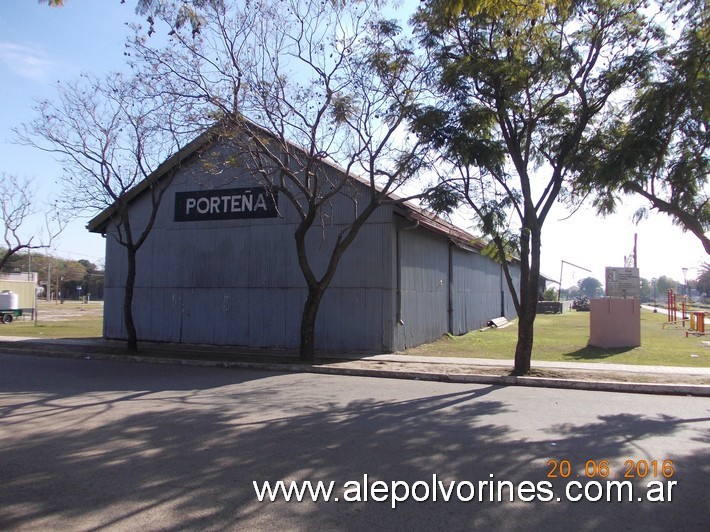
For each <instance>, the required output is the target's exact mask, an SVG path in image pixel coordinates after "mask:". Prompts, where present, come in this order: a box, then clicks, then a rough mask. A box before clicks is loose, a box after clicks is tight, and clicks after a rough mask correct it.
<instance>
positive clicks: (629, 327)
mask: <svg viewBox="0 0 710 532" xmlns="http://www.w3.org/2000/svg"><path fill="white" fill-rule="evenodd" d="M589 304H590V305H589V308H590V313H589V345H591V346H593V347H602V348H604V349H609V348H613V347H638V346H640V345H641V308H640V301H639V300H638V299H613V298H606V299H592V300H591V301H590V302H589Z"/></svg>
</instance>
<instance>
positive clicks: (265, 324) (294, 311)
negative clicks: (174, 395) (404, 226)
mask: <svg viewBox="0 0 710 532" xmlns="http://www.w3.org/2000/svg"><path fill="white" fill-rule="evenodd" d="M220 179H221V183H220V184H221V185H222V186H223V187H224V186H225V185H226V187H227V188H230V187H247V186H253V185H254V184H255V183H254V182H253V181H250V179H249V178H247V177H244V176H240V177H239V178H238V179H236V181H232V180H225V179H223V176H221V178H220ZM204 181H205V177H204V175H201V176H199V180H197V179H195V176H194V175H192V174H189V173H188V172H182V173H181V174H180V175H178V176H176V179H175V180H174V181H173V184H172V187H171V189H170V190H169V191H168V192H167V193H166V195H165V199H164V201H163V204H162V206H161V209H160V212H159V216H158V219H157V220H156V223H155V226H154V228H153V231H152V232H151V235H150V237H149V238H148V240H147V241H146V243H145V244H144V246H143V247H142V248H141V249H140V250H139V252H138V274H137V279H136V290H135V295H134V302H135V303H134V318H135V322H136V327H137V330H138V336H139V338H140V339H142V340H149V341H168V342H186V343H205V344H222V345H245V346H260V347H281V348H296V347H297V346H298V343H299V327H300V319H301V310H302V307H303V304H304V301H305V298H306V293H307V291H306V285H305V281H304V280H303V276H302V273H301V271H300V269H299V267H298V263H297V257H296V248H295V241H294V238H293V234H294V231H295V229H296V224H297V222H298V218H297V215H296V212H295V210H294V209H293V207H291V206H290V205H289V204H288V202H287V200H286V199H285V198H281V201H280V202H279V207H280V212H281V214H282V216H283V217H282V218H268V219H254V220H221V221H198V222H175V221H173V218H174V194H175V192H180V191H191V190H199V189H201V188H206V187H205V185H206V183H205V182H204ZM357 187H359V188H349V190H348V193H349V194H352V195H357V194H360V197H359V200H360V201H359V203H360V205H362V204H364V201H365V199H366V198H365V197H364V196H363V194H365V193H368V191H367V189H366V188H365V187H363V186H360V185H357ZM145 200H146V198H139V199H138V200H136V202H135V203H134V210H140V211H141V212H140V213H139V214H140V217H142V218H143V219H145V214H144V213H145V212H146V211H147V209H148V204H147V202H146V201H145ZM356 207H357V203H356V202H354V201H353V199H352V198H348V197H346V196H344V195H343V196H342V197H336V198H334V199H333V201H332V204H331V206H330V208H328V209H326V210H325V211H324V217H323V219H322V220H319V221H318V222H317V223H316V225H315V226H314V227H313V229H312V231H311V233H310V235H309V241H308V244H309V248H310V253H309V255H310V256H311V257H313V262H312V268H313V270H314V271H315V272H316V274H317V275H321V274H322V273H323V272H324V271H325V268H326V264H327V261H328V260H329V258H330V253H331V249H332V246H333V243H334V242H335V239H336V237H337V235H338V233H340V232H341V231H342V229H343V228H344V226H343V225H341V224H342V223H343V222H344V221H348V220H349V219H350V218H351V217H352V215H353V214H354V212H355V208H356ZM391 219H392V210H391V207H389V206H387V207H382V208H381V209H379V210H378V211H376V212H375V214H374V215H373V216H372V217H371V218H370V221H369V222H368V223H367V225H366V226H365V227H363V228H362V230H361V231H360V233H359V235H358V238H357V239H356V240H355V242H354V243H353V244H352V245H351V247H350V248H349V249H348V250H347V251H346V253H345V255H344V256H343V258H342V261H341V263H340V267H339V268H338V271H337V273H336V275H335V277H334V279H333V281H332V283H331V285H330V288H329V289H328V290H327V292H326V295H325V296H324V299H323V301H322V303H321V307H320V311H319V317H318V321H317V325H316V327H317V347H318V348H319V349H326V350H327V349H333V350H335V349H337V350H364V351H382V350H390V349H391V342H392V338H391V333H389V332H386V330H385V327H389V329H390V330H391V322H392V318H391V315H392V312H393V311H392V300H393V296H392V291H391V288H390V286H391V282H390V279H389V277H390V276H391V249H392V246H393V244H392V236H393V234H394V232H393V229H392V225H391V223H390V221H391ZM106 264H107V272H106V294H105V316H106V317H105V322H104V334H105V335H106V336H107V337H109V338H124V337H125V332H124V329H125V327H124V323H123V312H122V302H123V285H124V282H125V249H123V248H121V247H119V246H118V245H117V244H116V242H115V240H114V239H112V238H110V237H109V238H108V239H107V258H106Z"/></svg>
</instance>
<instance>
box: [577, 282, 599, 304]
mask: <svg viewBox="0 0 710 532" xmlns="http://www.w3.org/2000/svg"><path fill="white" fill-rule="evenodd" d="M577 286H578V287H579V291H580V292H582V293H583V294H584V295H585V296H587V297H588V298H589V299H593V298H595V297H599V296H600V295H602V293H603V290H602V283H601V282H599V280H598V279H595V278H594V277H585V278H584V279H580V280H579V281H578V282H577Z"/></svg>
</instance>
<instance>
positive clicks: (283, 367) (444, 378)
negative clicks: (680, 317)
mask: <svg viewBox="0 0 710 532" xmlns="http://www.w3.org/2000/svg"><path fill="white" fill-rule="evenodd" d="M28 354H31V355H36V356H48V357H61V358H75V359H85V360H113V361H123V362H139V363H146V364H170V365H182V366H196V367H218V368H241V369H250V370H255V371H272V372H279V373H314V374H321V375H346V376H351V377H376V378H387V379H404V380H420V381H434V382H450V383H456V384H488V385H495V386H525V387H531V388H556V389H569V390H587V391H597V392H621V393H638V394H653V395H682V396H696V397H710V385H702V384H659V383H641V382H615V381H586V380H577V379H552V378H547V377H527V376H525V377H517V376H512V375H504V376H498V375H482V374H476V373H463V374H459V373H445V372H436V371H410V370H391V369H379V368H378V369H373V368H353V367H343V366H342V365H341V366H335V365H319V364H290V363H277V362H248V361H240V360H200V359H195V358H172V357H159V356H145V355H117V354H105V353H86V352H85V353H65V352H61V351H53V352H40V353H37V352H34V351H33V352H31V353H28Z"/></svg>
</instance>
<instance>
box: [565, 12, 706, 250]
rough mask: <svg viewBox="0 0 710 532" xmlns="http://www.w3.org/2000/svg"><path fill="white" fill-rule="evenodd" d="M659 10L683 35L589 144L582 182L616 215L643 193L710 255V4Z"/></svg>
mask: <svg viewBox="0 0 710 532" xmlns="http://www.w3.org/2000/svg"><path fill="white" fill-rule="evenodd" d="M658 7H659V9H660V13H659V16H664V17H665V18H666V19H667V26H668V27H670V28H673V29H675V32H672V31H670V30H669V31H668V35H667V36H666V38H667V40H666V43H665V44H664V46H663V47H661V48H660V49H659V50H658V51H657V53H656V55H655V57H654V75H653V76H650V77H649V78H647V79H645V80H643V82H642V83H640V84H639V85H638V86H637V87H635V94H634V98H633V99H632V100H631V101H629V102H628V103H627V106H626V109H625V112H624V113H621V114H619V115H618V116H617V117H615V118H614V119H613V120H610V121H609V122H607V123H605V124H603V127H600V128H599V130H598V132H597V134H596V135H595V136H594V137H592V138H591V139H589V141H588V143H587V144H586V145H585V146H584V150H583V155H584V157H583V158H582V159H581V162H580V167H579V180H578V185H579V187H580V190H581V191H582V192H584V193H587V192H590V191H591V192H594V193H595V194H596V197H595V204H596V206H597V208H598V209H599V211H600V212H601V213H609V212H613V211H614V209H615V208H616V206H617V205H618V203H619V202H620V201H621V198H622V197H623V195H625V194H638V195H640V196H642V197H643V198H645V199H647V200H648V202H649V206H650V207H651V208H652V209H655V210H657V211H659V212H663V213H666V214H668V215H669V216H671V218H672V220H673V221H674V223H676V224H678V225H680V226H681V227H682V228H683V229H684V230H687V231H690V232H691V233H693V234H694V235H695V236H696V237H697V238H698V239H699V240H700V241H701V243H702V244H703V247H704V248H705V251H706V253H708V254H710V238H708V237H707V236H706V234H705V233H706V232H707V231H710V191H709V190H708V188H707V184H708V171H709V170H710V155H709V154H710V127H709V123H708V120H709V119H710V7H709V5H708V3H707V2H706V1H704V0H672V1H667V2H662V3H661V4H660V5H659V6H658ZM674 34H676V35H677V37H674ZM646 211H647V210H646V209H642V210H641V211H639V213H638V217H639V218H641V217H643V216H645V215H646Z"/></svg>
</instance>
